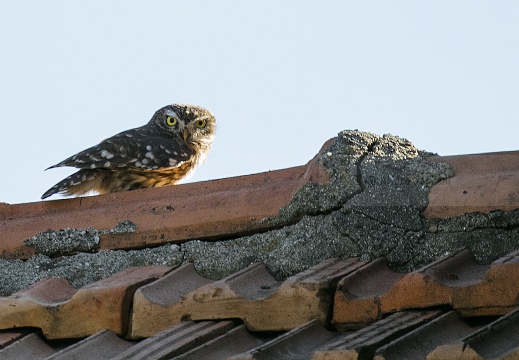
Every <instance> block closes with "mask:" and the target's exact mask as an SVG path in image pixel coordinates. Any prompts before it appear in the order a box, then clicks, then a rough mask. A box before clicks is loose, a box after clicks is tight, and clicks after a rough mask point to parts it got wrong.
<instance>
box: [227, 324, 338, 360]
mask: <svg viewBox="0 0 519 360" xmlns="http://www.w3.org/2000/svg"><path fill="white" fill-rule="evenodd" d="M340 336H343V334H340V333H334V332H332V331H329V330H326V329H325V327H324V326H323V324H322V323H321V322H320V321H317V320H312V321H309V322H308V323H306V324H303V325H301V326H298V327H297V328H295V329H293V330H290V331H289V332H287V333H285V334H283V335H280V336H278V337H276V338H275V339H273V340H271V341H268V342H266V343H265V344H263V345H259V346H257V347H254V348H253V349H250V350H248V351H246V352H243V353H241V354H235V355H234V356H232V357H230V358H229V360H250V359H258V360H260V359H265V360H270V359H310V357H311V356H312V354H313V353H314V351H315V350H316V349H317V348H319V346H322V345H323V344H324V343H326V342H327V341H330V340H333V339H335V338H337V337H340Z"/></svg>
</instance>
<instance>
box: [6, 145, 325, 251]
mask: <svg viewBox="0 0 519 360" xmlns="http://www.w3.org/2000/svg"><path fill="white" fill-rule="evenodd" d="M332 140H333V139H332ZM332 140H329V141H328V142H327V143H325V144H324V145H323V149H321V151H323V150H324V149H326V148H327V147H329V146H330V144H331V142H332ZM328 178H329V175H328V173H327V171H326V170H325V169H324V168H323V167H321V166H320V165H319V164H318V162H317V155H316V157H315V158H314V159H312V160H311V161H310V162H309V163H308V164H306V165H304V166H298V167H293V168H288V169H283V170H277V171H269V172H264V173H260V174H254V175H248V176H239V177H233V178H226V179H220V180H213V181H206V182H198V183H191V184H184V185H178V186H168V187H163V188H154V189H142V190H135V191H129V192H122V193H114V194H107V195H101V196H93V197H83V198H74V199H65V200H57V201H44V202H38V203H27V204H17V205H8V204H1V206H0V244H1V245H0V254H1V255H2V257H4V258H12V257H17V258H27V257H29V256H30V255H32V254H33V249H32V248H30V247H27V246H25V245H24V242H23V241H24V240H25V239H27V238H30V237H32V236H34V235H36V234H37V233H39V232H42V231H46V230H48V229H54V230H59V229H64V228H68V227H72V228H84V229H86V228H89V227H94V228H95V229H98V230H107V229H111V228H113V227H114V226H115V225H117V224H118V223H120V222H122V221H125V220H130V221H131V222H133V223H134V224H136V225H137V230H136V232H134V233H127V234H106V235H101V239H100V246H101V248H104V249H114V248H117V249H126V248H135V247H143V246H149V245H153V244H161V243H164V242H171V241H183V240H188V239H193V238H196V239H213V238H216V237H218V236H222V235H225V236H230V235H238V234H246V233H250V232H253V231H257V230H260V229H263V228H265V227H266V226H267V225H266V224H265V223H264V222H261V221H260V220H261V219H263V218H265V217H269V216H274V215H277V214H278V212H279V210H280V208H282V207H283V206H285V205H287V204H288V203H289V202H290V200H291V198H292V196H293V195H294V194H295V193H296V192H297V190H299V189H300V188H301V187H302V186H303V185H304V184H306V183H307V182H309V181H313V182H318V183H324V182H326V181H327V180H328Z"/></svg>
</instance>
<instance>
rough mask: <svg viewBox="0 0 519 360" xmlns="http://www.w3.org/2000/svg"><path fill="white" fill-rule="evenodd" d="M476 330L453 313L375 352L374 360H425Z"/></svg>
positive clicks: (444, 315)
mask: <svg viewBox="0 0 519 360" xmlns="http://www.w3.org/2000/svg"><path fill="white" fill-rule="evenodd" d="M475 330H477V328H475V327H472V326H469V325H468V324H467V323H465V322H464V321H463V320H462V319H461V318H460V317H459V316H458V315H457V314H456V312H454V311H450V312H448V313H446V314H443V315H441V316H440V317H438V318H436V319H434V320H432V321H431V322H429V323H426V324H424V325H422V326H420V327H418V328H417V329H415V330H413V331H411V332H410V333H409V334H407V335H404V336H402V337H400V338H398V339H396V340H394V341H392V342H391V343H389V344H387V345H385V346H382V347H381V348H379V349H378V350H377V351H376V356H375V358H374V359H375V360H383V359H385V360H400V359H425V358H426V356H427V355H428V354H429V353H430V352H432V351H433V350H435V349H436V348H437V347H438V346H445V345H448V344H458V343H460V342H461V340H462V339H463V338H464V337H465V336H467V335H468V334H471V333H473V332H474V331H475Z"/></svg>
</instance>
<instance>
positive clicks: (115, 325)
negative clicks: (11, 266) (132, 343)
mask: <svg viewBox="0 0 519 360" xmlns="http://www.w3.org/2000/svg"><path fill="white" fill-rule="evenodd" d="M167 271H169V268H166V267H162V266H153V267H146V268H128V269H125V270H123V271H121V272H119V273H116V274H114V275H112V276H110V277H108V278H106V279H104V280H101V281H98V282H96V283H93V284H91V285H88V286H85V287H83V288H81V289H79V290H75V289H73V288H72V287H71V286H70V284H68V282H67V281H66V280H64V279H53V278H51V279H44V280H41V281H40V282H38V283H36V284H35V285H33V286H32V287H30V288H28V289H26V290H23V291H20V292H18V293H15V294H14V295H12V296H9V297H4V298H0V328H2V329H9V328H14V327H38V328H41V329H42V330H43V333H44V335H45V336H46V337H47V338H49V339H60V338H79V337H83V336H88V335H92V334H94V333H96V332H98V331H99V330H102V329H109V330H112V331H114V332H115V333H117V334H124V333H126V331H127V328H128V320H129V313H130V305H131V301H132V298H133V294H134V292H135V290H136V288H137V287H138V286H141V285H144V284H147V283H149V282H151V281H153V280H155V279H157V278H159V277H161V276H163V275H164V274H165V273H166V272H167Z"/></svg>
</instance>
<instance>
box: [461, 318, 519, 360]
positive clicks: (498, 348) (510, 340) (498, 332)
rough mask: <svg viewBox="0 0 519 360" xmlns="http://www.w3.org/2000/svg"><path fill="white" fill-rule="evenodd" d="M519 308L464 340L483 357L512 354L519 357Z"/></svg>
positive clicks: (499, 356)
mask: <svg viewBox="0 0 519 360" xmlns="http://www.w3.org/2000/svg"><path fill="white" fill-rule="evenodd" d="M518 339H519V310H515V311H513V312H511V313H510V314H508V315H506V316H503V317H501V318H499V319H498V320H496V321H494V322H493V323H491V324H489V325H487V326H485V327H483V328H482V329H480V330H479V331H477V332H476V333H474V334H471V335H470V336H467V337H466V338H465V339H463V342H464V343H465V344H467V345H469V347H470V348H471V349H473V350H475V351H476V352H477V353H478V354H479V355H480V356H482V357H483V358H487V359H489V358H493V359H495V358H499V359H502V358H505V357H507V356H510V355H511V354H515V357H516V358H518V357H519V343H518Z"/></svg>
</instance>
